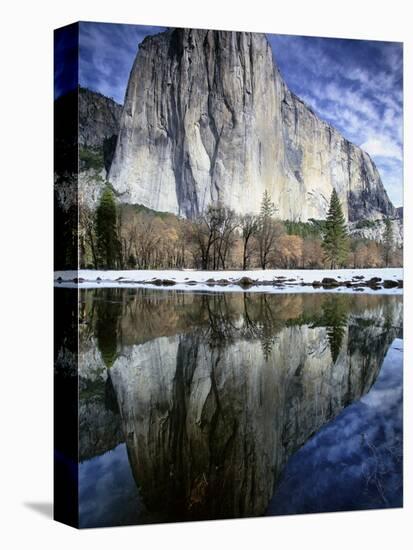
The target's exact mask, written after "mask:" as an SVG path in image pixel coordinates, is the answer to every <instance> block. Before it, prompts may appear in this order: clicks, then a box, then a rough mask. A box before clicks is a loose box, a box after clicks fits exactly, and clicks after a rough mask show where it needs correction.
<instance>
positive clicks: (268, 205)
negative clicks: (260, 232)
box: [260, 189, 277, 220]
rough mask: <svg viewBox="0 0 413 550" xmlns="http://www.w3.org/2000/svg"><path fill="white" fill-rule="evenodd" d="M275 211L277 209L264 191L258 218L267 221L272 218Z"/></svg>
mask: <svg viewBox="0 0 413 550" xmlns="http://www.w3.org/2000/svg"><path fill="white" fill-rule="evenodd" d="M276 211H277V209H276V207H275V205H274V203H273V202H272V200H271V197H270V194H269V193H268V191H267V189H266V190H265V191H264V194H263V196H262V201H261V211H260V218H261V219H262V220H268V219H270V218H272V217H274V215H275V213H276Z"/></svg>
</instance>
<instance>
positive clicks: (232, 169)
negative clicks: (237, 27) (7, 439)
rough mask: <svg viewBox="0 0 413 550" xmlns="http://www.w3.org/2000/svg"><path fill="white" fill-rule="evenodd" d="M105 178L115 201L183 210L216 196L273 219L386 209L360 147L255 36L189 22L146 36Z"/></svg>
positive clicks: (193, 211) (372, 213)
mask: <svg viewBox="0 0 413 550" xmlns="http://www.w3.org/2000/svg"><path fill="white" fill-rule="evenodd" d="M109 180H110V182H111V183H112V185H113V186H114V188H115V190H116V191H117V193H118V194H119V198H120V200H122V201H124V202H128V203H140V204H143V205H145V206H147V207H149V208H152V209H154V210H158V211H168V212H172V213H174V214H177V215H180V216H186V217H188V218H193V217H195V216H197V215H198V214H199V213H200V212H202V211H204V210H205V208H206V207H207V206H208V204H210V203H211V202H217V201H220V202H221V203H223V204H224V205H226V206H228V207H230V208H233V209H234V210H235V211H236V212H238V213H247V212H258V211H259V208H260V204H261V200H262V196H263V193H264V190H268V192H269V193H270V195H271V197H272V200H273V201H274V203H275V205H276V206H277V207H278V216H279V217H280V218H282V219H290V220H302V221H305V220H307V219H309V218H319V219H320V218H324V217H325V215H326V211H327V207H328V202H329V198H330V194H331V191H332V189H333V187H334V188H336V190H337V192H338V194H339V197H340V199H341V201H342V203H343V206H344V212H345V215H346V217H347V218H348V219H349V220H350V221H351V220H357V219H360V218H366V217H367V218H369V217H375V218H377V217H380V216H381V215H383V214H385V215H393V214H394V207H393V205H392V204H391V202H390V200H389V198H388V196H387V194H386V191H385V189H384V187H383V185H382V182H381V179H380V175H379V173H378V171H377V169H376V167H375V165H374V163H373V162H372V160H371V159H370V157H369V155H368V154H367V153H365V152H364V151H362V150H361V149H360V148H358V147H356V146H355V145H353V144H351V143H350V142H348V141H347V140H346V139H344V138H343V137H342V136H341V135H340V133H339V132H338V131H337V130H335V129H334V128H333V127H331V126H330V125H329V124H326V123H325V122H323V121H321V120H320V119H319V118H318V117H317V116H316V115H315V114H314V113H313V112H312V110H311V109H310V108H309V107H308V106H307V105H306V104H305V103H303V102H302V101H301V100H300V99H299V98H298V97H296V96H295V95H294V94H293V93H292V92H291V91H290V90H289V89H288V87H287V86H286V84H285V83H284V81H283V79H282V77H281V75H280V73H279V71H278V69H277V67H276V65H275V63H274V60H273V56H272V51H271V47H270V45H269V43H268V41H267V39H266V37H265V35H261V34H252V33H240V32H224V31H207V30H191V29H173V30H168V31H166V32H164V33H161V34H159V35H156V36H151V37H148V38H146V39H145V40H144V41H143V42H142V43H141V45H140V48H139V51H138V54H137V57H136V59H135V63H134V65H133V68H132V71H131V75H130V79H129V83H128V88H127V93H126V100H125V105H124V109H123V113H122V117H121V121H120V130H119V138H118V141H117V147H116V151H115V155H114V158H113V162H112V164H111V168H110V172H109Z"/></svg>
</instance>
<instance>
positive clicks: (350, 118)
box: [79, 23, 403, 206]
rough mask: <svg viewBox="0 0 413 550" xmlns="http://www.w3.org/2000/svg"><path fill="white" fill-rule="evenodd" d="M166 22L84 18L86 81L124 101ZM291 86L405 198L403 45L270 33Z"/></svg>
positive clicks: (397, 197) (396, 197) (393, 193)
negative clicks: (144, 49) (151, 39)
mask: <svg viewBox="0 0 413 550" xmlns="http://www.w3.org/2000/svg"><path fill="white" fill-rule="evenodd" d="M162 30H164V28H162V27H147V26H146V27H145V26H137V25H117V24H105V23H82V24H81V25H80V33H79V44H80V61H79V79H80V84H81V85H82V86H86V87H88V88H90V89H92V90H95V91H98V92H100V93H102V94H104V95H106V96H108V97H112V98H113V99H115V100H116V101H117V102H118V103H123V99H124V95H125V90H126V85H127V81H128V77H129V73H130V70H131V68H132V64H133V61H134V58H135V55H136V51H137V48H138V44H139V43H140V42H141V41H142V40H143V39H144V38H145V36H147V35H149V34H156V33H158V32H161V31H162ZM267 37H268V39H269V41H270V44H271V47H272V50H273V53H274V59H275V61H276V63H277V64H278V67H279V68H280V71H281V74H282V75H283V77H284V79H285V81H286V82H287V84H288V86H289V87H290V89H291V90H292V91H293V92H294V93H296V94H297V95H298V96H299V97H301V99H303V100H304V101H305V102H306V103H307V104H308V105H309V106H310V107H312V109H313V110H314V111H315V112H316V113H317V114H318V115H319V116H320V117H321V118H322V119H324V120H327V121H328V122H330V123H331V124H332V125H333V126H335V127H336V128H338V129H339V130H340V131H341V133H342V134H343V135H344V136H345V137H346V138H347V139H349V140H350V141H352V142H353V143H355V144H357V145H359V146H361V147H362V148H363V149H364V150H366V151H367V152H368V153H369V154H370V155H371V156H372V158H373V159H374V161H375V162H376V165H377V167H378V168H379V171H380V174H381V176H382V179H383V183H384V185H385V187H386V189H387V192H388V194H389V196H390V198H391V200H392V201H393V203H394V204H395V206H400V205H401V204H402V200H403V186H402V182H403V164H402V155H403V124H402V120H403V119H402V117H403V49H402V45H401V44H399V43H394V42H377V41H367V40H345V39H332V38H313V37H300V36H288V35H270V34H269V35H267Z"/></svg>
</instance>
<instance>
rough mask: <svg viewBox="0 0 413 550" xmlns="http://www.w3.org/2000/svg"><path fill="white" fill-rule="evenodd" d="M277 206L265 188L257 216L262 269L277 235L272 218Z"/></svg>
mask: <svg viewBox="0 0 413 550" xmlns="http://www.w3.org/2000/svg"><path fill="white" fill-rule="evenodd" d="M276 212H277V208H276V207H275V205H274V203H273V202H272V200H271V197H270V194H269V193H268V191H267V190H265V191H264V194H263V196H262V202H261V210H260V214H259V216H258V231H257V241H258V251H259V259H260V264H261V268H262V269H266V267H267V265H268V262H269V260H270V255H271V252H273V248H274V244H275V241H276V239H277V236H278V232H279V228H278V226H277V223H276V222H275V220H274V216H275V213H276Z"/></svg>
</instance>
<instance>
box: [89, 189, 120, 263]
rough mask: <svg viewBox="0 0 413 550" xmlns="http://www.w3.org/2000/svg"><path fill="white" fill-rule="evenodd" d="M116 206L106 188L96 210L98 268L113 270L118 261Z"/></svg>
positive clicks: (109, 191) (110, 192) (111, 194)
mask: <svg viewBox="0 0 413 550" xmlns="http://www.w3.org/2000/svg"><path fill="white" fill-rule="evenodd" d="M116 218H117V216H116V204H115V199H114V196H113V193H112V191H111V190H110V189H109V188H108V187H107V188H106V189H105V190H104V191H103V193H102V196H101V198H100V202H99V205H98V207H97V209H96V222H95V229H96V248H97V254H98V261H99V265H100V267H102V268H104V269H115V268H116V267H117V262H118V259H119V252H120V247H119V239H118V235H117V226H116V221H117V220H116Z"/></svg>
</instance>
